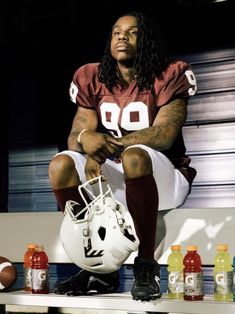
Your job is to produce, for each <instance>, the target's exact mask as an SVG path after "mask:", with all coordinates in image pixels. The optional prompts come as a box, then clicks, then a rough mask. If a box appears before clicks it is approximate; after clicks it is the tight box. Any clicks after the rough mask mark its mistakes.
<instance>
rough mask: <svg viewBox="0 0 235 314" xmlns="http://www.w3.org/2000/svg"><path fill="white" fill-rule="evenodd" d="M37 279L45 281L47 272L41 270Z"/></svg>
mask: <svg viewBox="0 0 235 314" xmlns="http://www.w3.org/2000/svg"><path fill="white" fill-rule="evenodd" d="M37 277H38V278H37V279H38V280H39V281H45V280H46V279H47V272H46V271H45V270H39V271H38V273H37Z"/></svg>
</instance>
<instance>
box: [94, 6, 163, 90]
mask: <svg viewBox="0 0 235 314" xmlns="http://www.w3.org/2000/svg"><path fill="white" fill-rule="evenodd" d="M122 16H134V17H136V19H137V23H138V35H137V51H136V57H135V60H134V68H135V71H136V82H137V86H138V88H139V90H140V91H143V90H144V89H145V90H148V89H151V91H152V93H153V94H155V92H154V88H153V86H154V81H155V78H156V77H157V78H158V79H161V77H162V71H163V70H164V69H165V67H166V66H167V64H168V59H167V57H166V54H165V46H164V40H163V37H162V35H161V33H160V30H159V28H158V26H157V25H156V23H155V21H154V20H153V19H152V18H150V17H148V16H146V15H145V14H144V13H141V12H135V11H131V12H129V13H126V14H123V15H122ZM111 37H112V31H111V32H110V34H109V38H108V40H107V43H106V47H105V53H104V55H103V57H102V59H101V62H100V64H99V81H100V82H101V83H104V84H105V86H106V87H107V88H108V89H109V91H111V90H112V87H113V86H114V85H115V84H116V82H117V81H118V75H117V71H116V60H114V58H113V57H112V55H111V52H110V44H111Z"/></svg>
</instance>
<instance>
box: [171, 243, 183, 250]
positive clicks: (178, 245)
mask: <svg viewBox="0 0 235 314" xmlns="http://www.w3.org/2000/svg"><path fill="white" fill-rule="evenodd" d="M171 250H172V251H180V250H181V245H180V244H173V245H171Z"/></svg>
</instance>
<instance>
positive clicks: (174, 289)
mask: <svg viewBox="0 0 235 314" xmlns="http://www.w3.org/2000/svg"><path fill="white" fill-rule="evenodd" d="M167 264H168V267H167V270H168V297H169V298H172V299H183V296H184V274H183V269H184V265H183V254H182V253H181V245H178V244H175V245H172V246H171V253H170V255H169V256H168V259H167Z"/></svg>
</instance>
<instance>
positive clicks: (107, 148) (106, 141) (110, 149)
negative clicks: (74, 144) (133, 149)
mask: <svg viewBox="0 0 235 314" xmlns="http://www.w3.org/2000/svg"><path fill="white" fill-rule="evenodd" d="M80 143H81V145H82V148H83V150H84V152H85V153H86V154H88V155H94V156H95V159H96V161H97V162H101V163H103V162H104V161H105V159H106V158H107V157H110V156H113V154H114V153H115V152H116V151H117V148H118V149H120V148H121V147H122V143H121V142H120V141H119V140H118V139H115V138H113V137H112V136H110V135H107V134H103V133H98V132H95V131H91V130H86V132H84V133H83V134H82V136H81V139H80Z"/></svg>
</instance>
